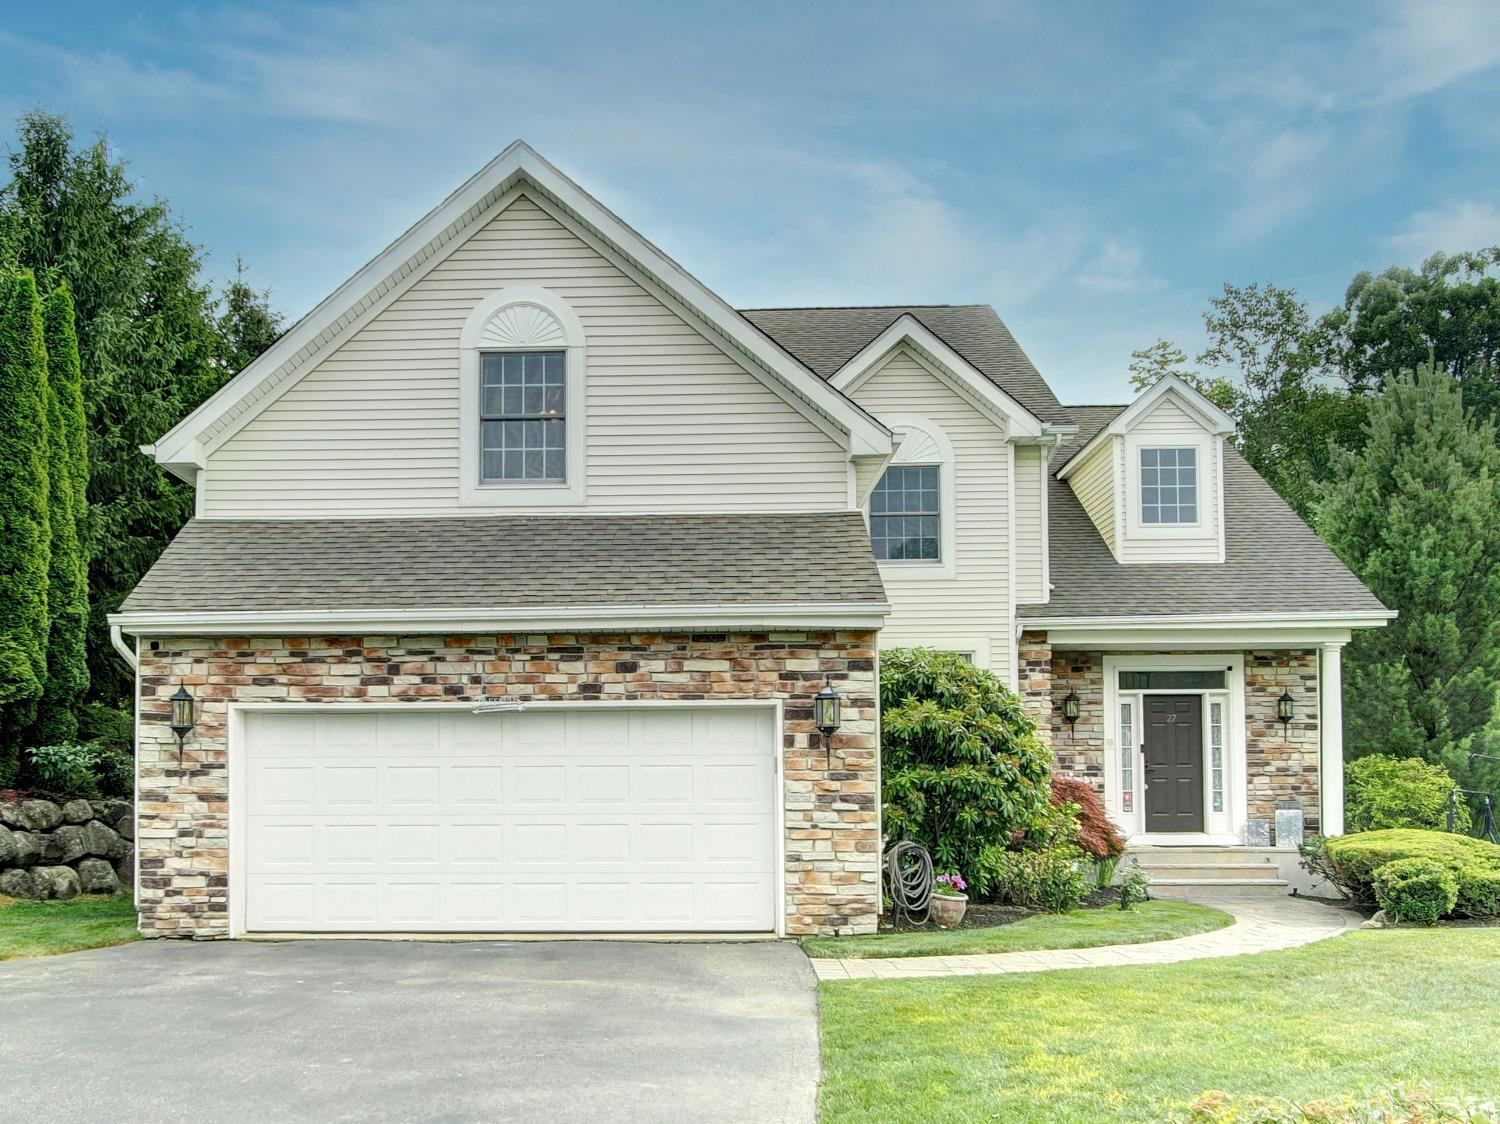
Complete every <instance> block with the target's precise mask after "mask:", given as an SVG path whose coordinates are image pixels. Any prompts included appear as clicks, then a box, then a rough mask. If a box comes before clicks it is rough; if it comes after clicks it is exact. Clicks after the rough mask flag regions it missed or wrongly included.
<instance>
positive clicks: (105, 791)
mask: <svg viewBox="0 0 1500 1124" xmlns="http://www.w3.org/2000/svg"><path fill="white" fill-rule="evenodd" d="M94 773H95V775H96V776H97V777H98V778H99V794H100V795H101V796H122V797H125V798H126V799H129V798H130V797H132V796H134V795H135V757H134V756H132V755H131V754H130V753H129V752H125V753H121V752H120V751H118V750H115V749H106V748H104V747H102V746H101V747H99V763H98V764H97V765H96V766H95V767H94Z"/></svg>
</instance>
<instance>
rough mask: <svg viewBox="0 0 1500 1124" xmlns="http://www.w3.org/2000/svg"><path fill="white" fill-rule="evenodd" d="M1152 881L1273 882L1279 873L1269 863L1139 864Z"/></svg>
mask: <svg viewBox="0 0 1500 1124" xmlns="http://www.w3.org/2000/svg"><path fill="white" fill-rule="evenodd" d="M1141 869H1142V870H1144V871H1146V872H1147V873H1148V874H1150V875H1151V877H1152V878H1153V879H1161V878H1194V879H1203V880H1205V881H1209V882H1214V881H1222V880H1223V879H1226V878H1231V879H1239V880H1244V881H1251V882H1268V881H1274V880H1275V879H1276V877H1277V875H1278V874H1279V873H1280V872H1279V871H1278V870H1277V869H1276V868H1275V867H1274V866H1272V865H1271V864H1270V863H1157V862H1153V863H1141Z"/></svg>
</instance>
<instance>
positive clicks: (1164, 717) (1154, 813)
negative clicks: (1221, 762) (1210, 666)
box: [1143, 695, 1203, 831]
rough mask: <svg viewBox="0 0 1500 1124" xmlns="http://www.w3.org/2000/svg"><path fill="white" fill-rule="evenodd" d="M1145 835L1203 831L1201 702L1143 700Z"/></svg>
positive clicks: (1163, 698)
mask: <svg viewBox="0 0 1500 1124" xmlns="http://www.w3.org/2000/svg"><path fill="white" fill-rule="evenodd" d="M1145 701H1146V739H1145V741H1146V744H1145V747H1144V749H1143V754H1144V759H1145V760H1144V765H1145V774H1144V779H1145V782H1146V830H1147V831H1202V830H1203V699H1202V697H1201V696H1199V695H1147V696H1146V700H1145Z"/></svg>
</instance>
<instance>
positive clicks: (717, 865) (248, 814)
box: [231, 705, 777, 932]
mask: <svg viewBox="0 0 1500 1124" xmlns="http://www.w3.org/2000/svg"><path fill="white" fill-rule="evenodd" d="M454 711H455V712H454V713H439V712H437V711H434V710H423V711H411V712H396V711H385V710H382V711H369V710H365V711H363V712H359V711H356V710H354V708H340V709H337V710H335V709H332V708H330V709H328V710H322V709H320V710H317V711H312V708H311V707H309V708H308V709H307V710H302V711H291V710H277V711H260V712H249V713H248V714H247V716H246V718H245V725H244V735H245V739H244V740H245V744H244V756H243V765H242V769H243V771H242V773H241V776H242V777H243V788H242V789H241V790H240V791H237V792H236V793H235V794H234V801H235V804H236V806H237V808H238V809H239V812H238V814H239V815H241V816H242V817H243V820H242V832H241V834H240V839H241V840H242V841H243V842H242V846H243V848H244V851H245V854H244V856H243V868H242V870H243V875H242V881H240V882H239V883H238V885H239V886H240V887H241V892H242V893H243V894H244V910H245V912H244V918H245V921H244V927H245V928H246V929H248V930H251V931H262V932H265V931H314V930H322V931H333V932H350V931H367V932H372V931H373V932H397V931H429V932H444V931H465V930H468V931H486V930H487V931H500V932H506V931H520V930H537V931H564V930H572V931H608V930H614V931H625V932H644V931H648V930H684V931H685V930H719V931H764V930H769V929H773V928H774V927H775V904H776V903H775V887H776V877H775V855H776V846H775V830H776V829H775V823H776V816H775V800H776V796H777V781H776V768H775V757H774V752H775V733H774V722H773V712H772V711H771V710H769V709H768V708H762V707H754V708H747V707H732V706H703V707H694V708H669V707H662V708H656V707H639V708H634V709H631V708H621V709H599V710H583V709H572V708H569V709H549V708H547V707H546V706H545V705H537V706H534V707H532V708H531V709H529V710H527V711H525V712H522V713H499V714H484V715H476V714H472V713H470V712H469V711H468V710H467V709H461V708H459V707H457V706H455V707H454ZM235 861H238V858H237V857H235V858H233V859H232V862H231V865H233V864H234V862H235Z"/></svg>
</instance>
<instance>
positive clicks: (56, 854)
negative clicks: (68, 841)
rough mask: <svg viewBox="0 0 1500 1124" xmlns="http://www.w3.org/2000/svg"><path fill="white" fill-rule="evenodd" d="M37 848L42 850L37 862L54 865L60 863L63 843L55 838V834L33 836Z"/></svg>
mask: <svg viewBox="0 0 1500 1124" xmlns="http://www.w3.org/2000/svg"><path fill="white" fill-rule="evenodd" d="M35 838H36V843H37V846H38V847H40V848H41V849H42V857H41V858H40V859H38V860H37V861H38V862H41V863H49V864H55V863H60V862H62V857H63V841H62V840H61V839H59V838H58V837H57V832H55V831H54V832H51V833H50V834H43V833H40V832H38V833H37V834H36V836H35Z"/></svg>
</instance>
